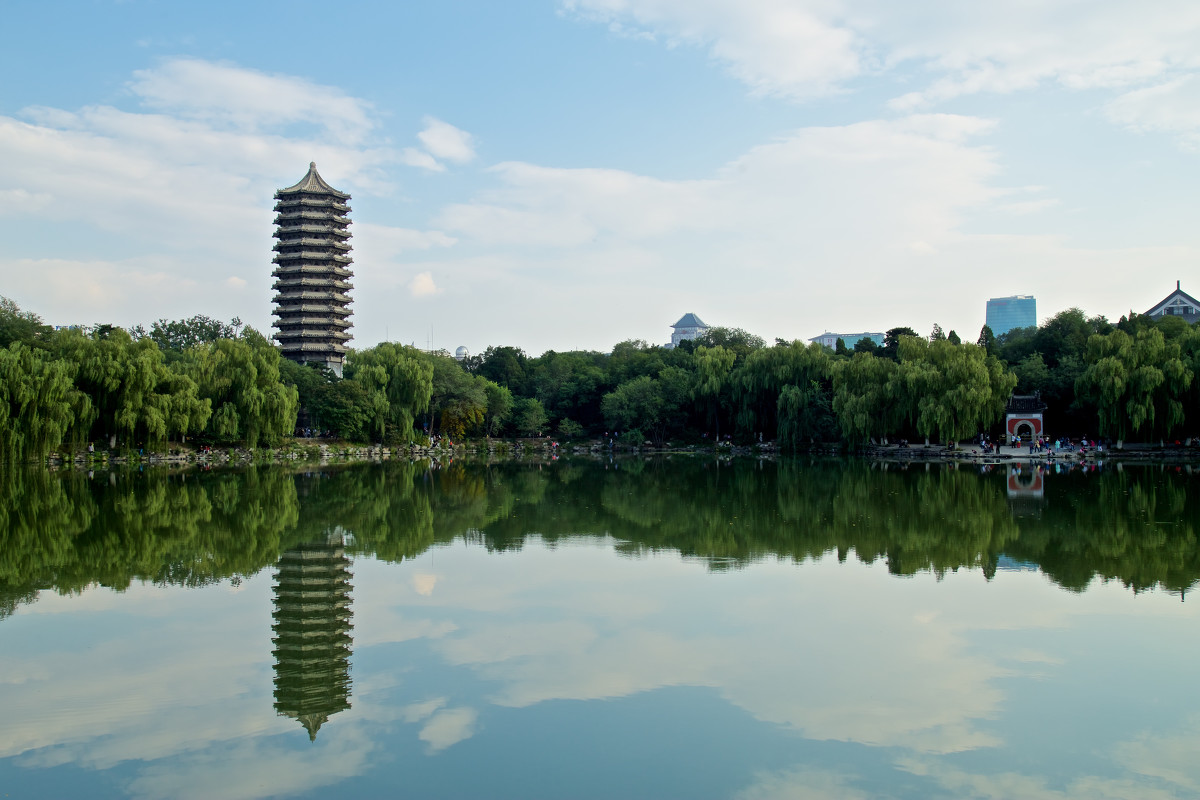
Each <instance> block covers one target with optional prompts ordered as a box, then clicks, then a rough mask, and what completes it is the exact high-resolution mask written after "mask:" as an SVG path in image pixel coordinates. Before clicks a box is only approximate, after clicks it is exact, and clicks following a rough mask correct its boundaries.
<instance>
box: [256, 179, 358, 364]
mask: <svg viewBox="0 0 1200 800" xmlns="http://www.w3.org/2000/svg"><path fill="white" fill-rule="evenodd" d="M349 199H350V195H348V194H346V193H345V192H339V191H338V190H337V189H334V188H333V187H332V186H330V185H329V184H328V183H326V182H325V181H324V180H323V179H322V178H321V176H320V175H319V174H318V173H317V165H316V164H315V163H310V164H309V165H308V174H307V175H305V176H304V178H303V179H301V180H300V182H299V183H297V184H295V185H294V186H289V187H287V188H286V189H280V190H279V191H277V192H275V201H276V202H275V215H276V216H275V225H276V227H275V238H276V239H278V240H279V241H278V242H277V243H276V244H275V248H274V249H275V251H276V255H275V258H274V259H272V260H273V261H274V262H275V270H274V272H272V273H271V274H272V275H273V276H274V277H275V284H274V286H273V288H274V289H275V291H276V294H275V298H274V300H275V317H276V320H275V322H274V323H272V325H273V327H275V328H278V329H279V330H278V332H277V333H276V334H275V339H276V341H278V342H279V345H280V349H281V350H282V351H283V356H284V358H289V359H291V360H292V361H296V362H298V363H301V364H304V363H307V362H311V363H317V364H320V365H322V366H324V367H327V368H329V369H331V370H333V371H334V372H335V373H336V374H337V375H338V376H341V374H342V361H343V360H344V358H345V354H346V342H348V341H349V340H350V334H349V333H348V332H347V329H349V328H350V327H351V322H350V315H351V314H352V313H353V312H352V311H350V295H349V294H348V292H349V291H350V289H352V288H353V287H352V286H351V284H350V278H351V277H352V275H353V274H352V273H351V272H350V264H351V261H352V259H351V258H350V256H349V252H350V231H349V226H350V219H349V217H347V214H349V213H350V206H349V205H347V203H346V201H347V200H349Z"/></svg>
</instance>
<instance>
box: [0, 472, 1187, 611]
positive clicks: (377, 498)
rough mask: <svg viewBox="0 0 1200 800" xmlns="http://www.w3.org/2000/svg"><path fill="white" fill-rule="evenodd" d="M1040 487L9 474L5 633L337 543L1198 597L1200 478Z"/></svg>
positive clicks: (962, 476) (698, 479) (579, 475)
mask: <svg viewBox="0 0 1200 800" xmlns="http://www.w3.org/2000/svg"><path fill="white" fill-rule="evenodd" d="M1037 478H1038V487H1037V490H1038V492H1040V495H1039V497H1038V498H1036V508H1034V509H1032V510H1031V508H1030V507H1028V506H1029V504H1028V503H1026V502H1025V501H1024V500H1021V502H1017V501H1016V500H1014V499H1013V491H1014V490H1013V488H1012V486H1011V485H1010V484H1011V480H1010V476H1009V475H1008V473H1007V472H1005V471H998V472H986V471H985V472H983V473H980V472H977V471H975V470H972V469H965V468H964V469H959V468H955V467H954V466H953V465H928V466H925V465H914V466H910V467H908V468H904V467H903V465H886V464H870V463H868V462H864V461H858V460H832V459H831V460H826V461H784V462H781V463H778V464H775V463H770V462H765V463H764V462H754V461H738V462H732V463H728V462H720V461H708V460H700V459H690V458H684V459H678V458H677V459H662V460H654V461H645V462H641V461H639V462H627V463H622V462H617V463H609V464H605V463H601V462H592V461H586V460H584V461H570V462H568V461H559V462H553V463H550V464H528V463H524V464H522V463H504V464H498V465H497V464H492V465H485V464H465V463H461V462H456V463H454V464H453V465H450V466H448V467H445V468H440V469H435V468H432V466H431V465H429V464H426V463H408V462H400V463H387V464H378V465H358V466H348V467H347V466H343V467H322V468H319V469H311V468H310V469H303V470H300V471H295V470H288V469H284V468H258V469H247V470H242V471H224V472H212V473H204V472H185V473H173V472H166V471H163V472H154V471H151V472H145V473H142V472H126V473H121V472H113V473H102V474H97V475H96V476H95V477H88V476H87V475H85V474H84V473H81V472H72V471H66V472H62V473H49V472H46V471H44V470H16V471H10V472H6V473H3V474H2V475H0V617H3V616H6V615H8V614H11V613H12V612H13V610H14V609H16V608H17V607H18V606H19V605H20V604H23V603H27V602H31V601H32V600H33V599H34V598H36V596H37V593H38V592H39V591H43V590H53V591H58V592H62V593H70V592H78V591H81V590H82V589H84V588H86V587H88V586H91V585H95V584H99V585H103V586H109V587H112V588H115V589H118V590H121V589H124V588H126V587H128V586H129V585H130V583H131V582H133V581H135V580H140V581H151V582H156V583H162V584H172V585H183V586H200V585H204V584H208V583H212V582H214V581H220V580H226V579H232V580H239V579H241V578H243V577H246V576H249V575H253V574H255V573H256V572H258V571H259V570H261V569H264V568H266V567H269V566H271V565H273V564H275V563H276V562H277V561H279V559H280V557H281V554H283V553H285V552H287V551H289V550H291V549H293V548H295V547H297V546H299V545H300V544H301V543H303V542H311V541H318V540H323V538H324V537H325V536H326V534H327V532H328V531H330V530H342V531H345V532H346V540H345V544H344V547H345V550H346V551H347V552H349V553H355V554H362V555H369V556H373V557H375V558H379V559H381V560H385V561H393V562H394V561H402V560H404V559H409V558H413V557H416V556H419V555H420V554H422V553H424V552H425V551H427V550H428V549H430V548H431V547H435V546H437V545H440V544H446V543H449V542H451V541H453V540H455V539H456V538H461V539H463V540H466V541H468V542H475V543H479V544H481V545H483V546H485V547H487V548H489V549H492V550H511V549H517V548H520V547H522V546H523V544H524V543H525V541H526V540H527V539H529V537H531V536H536V537H538V538H539V539H540V540H542V541H546V542H550V543H553V542H556V541H559V540H560V539H563V538H566V537H611V539H612V540H614V542H615V547H616V548H617V550H618V551H619V552H620V553H623V554H625V555H628V556H631V557H636V556H638V555H640V554H643V553H648V552H655V551H667V552H675V553H679V554H682V555H684V556H686V557H691V558H698V559H703V560H704V561H705V562H706V563H707V564H708V565H709V567H710V568H711V569H714V570H723V569H736V568H739V567H740V566H743V565H745V564H748V563H751V562H753V561H756V560H759V559H764V558H779V559H786V560H790V561H795V562H801V561H804V560H806V559H816V558H821V557H823V556H825V555H826V554H830V553H835V554H836V556H837V558H838V559H839V560H845V559H846V558H848V557H849V556H850V554H851V553H853V554H854V556H855V557H856V558H858V559H859V560H861V561H864V562H867V563H873V562H875V561H878V560H880V559H882V560H883V561H884V563H886V565H887V568H888V570H889V571H890V572H892V573H893V574H896V575H913V574H916V573H918V572H923V571H928V572H932V573H933V574H935V575H938V576H941V575H944V574H945V573H946V572H948V571H953V570H958V569H971V570H974V569H979V570H981V571H982V572H983V574H984V576H985V577H987V578H989V579H990V578H991V577H992V576H993V575H994V573H995V570H996V567H997V563H998V562H999V560H1000V558H1001V557H1002V556H1007V557H1009V558H1013V559H1016V560H1019V561H1024V562H1031V563H1035V564H1037V565H1039V566H1040V567H1041V569H1042V570H1043V571H1044V572H1045V573H1046V574H1047V575H1049V576H1050V577H1051V578H1052V579H1053V580H1055V581H1056V582H1057V583H1059V584H1060V585H1061V586H1063V587H1065V588H1067V589H1071V590H1074V591H1079V590H1083V589H1084V588H1086V587H1087V586H1088V585H1089V583H1090V582H1091V581H1093V580H1095V579H1097V578H1100V579H1103V580H1118V581H1121V582H1122V583H1124V584H1125V585H1126V586H1129V587H1130V588H1132V589H1134V590H1137V591H1141V590H1144V589H1149V588H1152V587H1156V586H1157V587H1163V588H1166V589H1169V590H1171V591H1177V592H1182V591H1184V590H1186V589H1188V588H1190V587H1191V586H1192V585H1193V584H1194V583H1195V582H1196V581H1197V579H1198V578H1200V548H1197V547H1196V528H1197V519H1198V514H1200V509H1198V508H1197V503H1198V502H1200V500H1197V498H1200V491H1197V489H1198V488H1200V487H1197V486H1196V477H1194V476H1193V475H1191V474H1189V473H1187V472H1183V471H1180V472H1175V471H1170V472H1168V471H1163V470H1160V469H1158V468H1149V467H1147V468H1132V467H1131V468H1126V469H1124V470H1122V471H1117V470H1111V469H1109V470H1102V471H1090V472H1083V471H1081V470H1078V469H1075V470H1069V471H1066V472H1063V471H1062V470H1056V471H1054V472H1049V471H1047V472H1045V473H1044V474H1043V473H1038V474H1037ZM1018 483H1019V482H1018ZM1022 487H1024V484H1020V483H1019V485H1018V489H1022Z"/></svg>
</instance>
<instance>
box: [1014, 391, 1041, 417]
mask: <svg viewBox="0 0 1200 800" xmlns="http://www.w3.org/2000/svg"><path fill="white" fill-rule="evenodd" d="M1045 410H1046V404H1045V403H1043V402H1042V397H1041V395H1037V394H1014V395H1013V396H1012V397H1010V398H1009V399H1008V408H1007V409H1005V411H1006V412H1007V413H1009V414H1040V413H1042V412H1043V411H1045Z"/></svg>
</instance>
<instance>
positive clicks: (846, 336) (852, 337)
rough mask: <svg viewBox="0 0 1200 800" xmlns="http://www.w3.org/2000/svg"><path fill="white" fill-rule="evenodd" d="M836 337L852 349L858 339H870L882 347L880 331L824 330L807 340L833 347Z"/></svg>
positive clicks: (882, 336) (835, 345)
mask: <svg viewBox="0 0 1200 800" xmlns="http://www.w3.org/2000/svg"><path fill="white" fill-rule="evenodd" d="M838 339H841V340H842V343H843V344H845V345H846V347H848V348H849V349H851V350H853V349H854V345H856V344H858V342H859V340H860V339H870V340H871V341H872V342H874V343H875V346H876V347H883V339H884V335H883V334H882V333H830V332H829V331H825V333H822V334H821V335H820V336H814V337H813V338H811V339H809V341H810V342H816V343H817V344H820V345H824V346H825V347H828V348H830V349H833V348H835V347H837V340H838Z"/></svg>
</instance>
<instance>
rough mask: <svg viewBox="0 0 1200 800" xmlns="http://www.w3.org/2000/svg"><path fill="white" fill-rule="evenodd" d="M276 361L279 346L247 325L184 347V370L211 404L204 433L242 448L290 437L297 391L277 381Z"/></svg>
mask: <svg viewBox="0 0 1200 800" xmlns="http://www.w3.org/2000/svg"><path fill="white" fill-rule="evenodd" d="M139 344H141V343H139ZM147 344H151V345H152V343H148V342H147ZM152 346H153V345H152ZM280 360H281V357H280V355H279V350H278V349H277V348H276V347H275V346H274V345H272V344H271V343H270V342H269V341H267V340H266V339H265V338H264V337H263V336H262V334H260V333H258V332H257V331H255V330H254V329H253V328H246V329H245V330H244V331H243V332H242V336H241V338H238V339H218V340H217V341H215V342H213V343H211V344H208V345H201V346H196V347H192V348H191V349H189V350H188V351H187V353H186V358H185V359H184V361H183V363H184V364H185V365H186V366H185V369H186V370H187V373H188V374H189V376H190V377H192V378H193V380H195V382H196V385H197V386H198V387H199V393H200V396H201V397H202V398H203V399H205V400H207V401H208V402H209V403H211V407H212V416H211V417H210V418H209V420H208V425H207V426H206V428H205V433H206V434H207V435H209V436H211V437H212V438H213V439H215V440H217V441H222V442H244V443H245V444H246V446H248V447H257V446H258V445H259V444H260V443H261V444H265V445H267V446H275V445H277V444H279V443H280V442H281V441H282V440H283V439H284V438H285V437H287V436H290V435H291V434H292V431H293V430H295V427H296V414H297V411H298V410H299V393H298V392H297V390H296V387H295V386H289V385H287V384H285V383H283V381H282V380H281V378H280V372H279V362H280Z"/></svg>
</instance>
